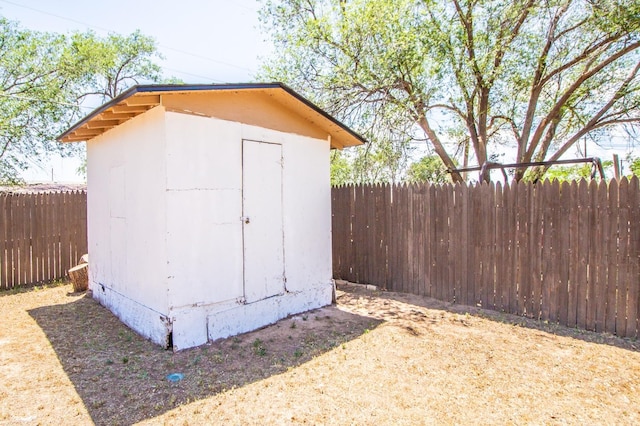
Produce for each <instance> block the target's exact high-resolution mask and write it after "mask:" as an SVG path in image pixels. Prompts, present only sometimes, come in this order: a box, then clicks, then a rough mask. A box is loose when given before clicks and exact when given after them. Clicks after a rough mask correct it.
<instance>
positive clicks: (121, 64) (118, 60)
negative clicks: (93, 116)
mask: <svg viewBox="0 0 640 426" xmlns="http://www.w3.org/2000/svg"><path fill="white" fill-rule="evenodd" d="M71 50H72V53H73V54H74V55H75V56H76V57H77V60H78V61H79V63H80V64H81V67H82V68H83V69H86V70H87V71H89V72H86V73H85V80H84V85H85V92H84V93H82V95H83V96H89V95H98V96H100V97H101V98H102V99H101V100H102V101H106V100H109V99H113V98H115V97H116V96H118V95H119V94H120V93H122V92H124V91H125V90H126V89H128V88H129V87H131V86H133V85H136V84H139V83H141V82H145V81H146V82H149V81H152V82H157V81H159V80H160V79H161V68H160V66H159V65H158V64H157V63H155V62H154V59H162V56H161V55H160V54H159V53H158V51H157V46H156V43H155V41H154V39H153V38H151V37H148V36H145V35H143V34H141V33H140V31H135V32H133V33H131V34H130V35H128V36H123V35H120V34H109V35H108V36H107V37H104V38H101V37H98V36H97V35H96V34H95V33H94V32H91V31H90V32H86V33H76V34H73V35H72V36H71Z"/></svg>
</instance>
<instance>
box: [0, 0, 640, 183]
mask: <svg viewBox="0 0 640 426" xmlns="http://www.w3.org/2000/svg"><path fill="white" fill-rule="evenodd" d="M260 5H261V2H260V1H258V0H181V1H175V0H154V1H151V0H127V1H125V0H111V1H108V2H96V1H91V0H54V1H51V0H0V15H2V16H4V17H6V18H7V19H10V20H15V21H19V22H20V24H21V25H22V26H23V27H25V28H29V29H32V30H38V31H48V32H57V33H71V32H74V31H87V30H93V31H95V32H96V33H97V34H99V35H107V34H108V33H110V32H112V33H120V34H130V33H132V32H133V31H135V30H138V29H139V30H140V31H141V32H142V33H143V34H146V35H148V36H152V37H153V38H155V40H156V42H157V43H158V50H159V52H160V53H161V54H162V55H163V56H164V59H163V60H161V61H160V62H159V64H160V65H161V66H162V68H163V72H164V76H165V77H170V76H175V77H178V78H180V79H181V80H183V81H184V82H186V83H239V82H247V81H252V80H254V77H255V75H256V72H257V71H258V69H259V67H260V58H261V57H265V56H266V55H268V53H269V51H270V49H271V46H270V44H269V43H268V42H266V41H265V38H266V36H265V35H264V34H262V33H261V31H260V29H259V21H258V10H259V8H260ZM87 112H89V111H87ZM422 148H424V147H422ZM581 148H582V145H581ZM418 151H420V153H422V154H421V155H423V154H424V152H423V151H424V150H423V149H419V150H418ZM511 151H513V152H511ZM634 151H635V155H636V156H637V155H639V153H638V150H637V149H635V150H634ZM627 152H629V147H628V138H626V137H617V138H614V139H613V141H612V142H611V143H609V144H608V145H607V146H597V145H595V143H593V142H588V145H587V155H589V156H599V157H601V158H602V159H603V160H610V159H611V158H612V156H613V153H618V154H619V155H620V156H621V158H624V157H625V155H626V153H627ZM583 155H584V153H583V151H578V150H577V148H574V149H570V150H569V152H568V153H567V154H566V155H565V156H563V158H577V157H582V156H583ZM511 157H515V151H514V150H506V151H505V155H504V157H503V158H502V159H501V161H502V162H504V163H508V162H512V161H514V158H511ZM79 165H80V161H79V160H78V159H77V158H60V157H58V156H54V157H52V158H51V160H50V161H49V162H48V163H47V164H45V165H43V166H38V165H36V164H34V165H33V166H32V167H31V168H30V170H29V171H27V172H25V173H24V174H23V176H22V177H23V178H24V179H25V180H26V181H27V182H51V181H55V182H80V181H82V180H83V177H82V176H80V175H78V174H77V172H76V170H77V168H78V166H79Z"/></svg>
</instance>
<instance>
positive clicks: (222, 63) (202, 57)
mask: <svg viewBox="0 0 640 426" xmlns="http://www.w3.org/2000/svg"><path fill="white" fill-rule="evenodd" d="M0 2H3V3H7V4H10V5H13V6H17V7H21V8H23V9H28V10H31V11H34V12H38V13H42V14H45V15H49V16H53V17H55V18H58V19H62V20H65V21H69V22H73V23H75V24H79V25H83V26H85V27H87V28H92V29H96V30H100V31H105V32H107V33H117V31H113V30H112V29H109V28H105V27H101V26H99V25H93V24H89V23H87V22H83V21H79V20H77V19H73V18H69V17H66V16H62V15H58V14H56V13H52V12H47V11H45V10H41V9H36V8H34V7H31V6H25V5H23V4H19V3H16V2H13V1H10V0H0ZM236 6H241V5H237V4H236ZM241 7H244V8H245V9H247V10H249V9H248V8H246V7H245V6H241ZM158 47H161V48H163V49H167V50H172V51H174V52H178V53H182V54H184V55H188V56H192V57H194V58H199V59H204V60H207V61H210V62H214V63H217V64H220V65H225V66H228V67H233V68H237V69H240V70H243V71H249V72H254V70H252V69H250V68H247V67H243V66H240V65H235V64H231V63H229V62H224V61H219V60H217V59H213V58H210V57H207V56H204V55H200V54H197V53H192V52H187V51H186V50H182V49H177V48H174V47H170V46H165V45H162V44H158ZM163 68H165V69H168V70H170V69H169V68H166V67H163ZM173 71H174V72H180V73H183V74H188V75H192V76H197V75H196V74H191V73H189V72H186V71H179V70H175V69H174V70H173ZM197 77H200V78H205V79H207V80H211V81H218V82H222V80H217V79H215V78H210V77H203V76H197Z"/></svg>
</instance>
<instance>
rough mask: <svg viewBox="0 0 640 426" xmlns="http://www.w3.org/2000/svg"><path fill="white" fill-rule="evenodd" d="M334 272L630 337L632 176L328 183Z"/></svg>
mask: <svg viewBox="0 0 640 426" xmlns="http://www.w3.org/2000/svg"><path fill="white" fill-rule="evenodd" d="M332 198H333V200H332V201H333V268H334V277H335V278H339V279H346V280H349V281H353V282H361V283H370V284H375V285H378V286H382V287H384V288H386V289H388V290H390V291H400V292H408V293H415V294H420V295H425V296H430V297H434V298H437V299H440V300H444V301H449V302H453V303H459V304H466V305H472V306H476V305H477V306H481V307H483V308H488V309H493V310H500V311H504V312H509V313H514V314H518V315H523V316H527V317H531V318H538V319H543V320H549V321H553V322H558V323H560V324H562V325H567V326H569V327H578V328H581V329H587V330H596V331H606V332H610V333H615V334H617V335H619V336H627V337H637V336H638V326H639V324H638V319H639V313H640V309H639V297H640V290H639V287H640V267H639V256H640V191H639V188H638V179H637V178H633V179H632V180H629V181H628V180H627V179H622V180H621V181H620V182H617V181H615V180H613V181H611V182H609V183H605V182H601V183H599V184H598V183H596V182H595V181H591V182H587V181H584V180H583V181H580V182H572V183H571V184H569V183H558V182H557V181H555V182H553V183H551V182H544V183H539V184H528V183H514V184H511V185H504V186H503V185H501V184H499V183H498V184H496V185H495V186H494V184H490V185H489V184H483V185H473V186H466V185H460V184H458V185H455V186H454V185H442V186H439V185H428V184H425V185H409V186H390V185H371V186H346V187H338V188H333V190H332Z"/></svg>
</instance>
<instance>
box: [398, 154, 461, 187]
mask: <svg viewBox="0 0 640 426" xmlns="http://www.w3.org/2000/svg"><path fill="white" fill-rule="evenodd" d="M407 181H408V182H410V183H421V182H431V183H445V182H450V181H451V178H449V174H448V173H447V169H446V167H445V166H444V163H443V162H442V160H441V159H440V157H438V156H437V155H427V156H425V157H422V158H421V159H420V160H418V161H416V162H414V163H412V164H411V165H410V166H409V170H408V171H407Z"/></svg>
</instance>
